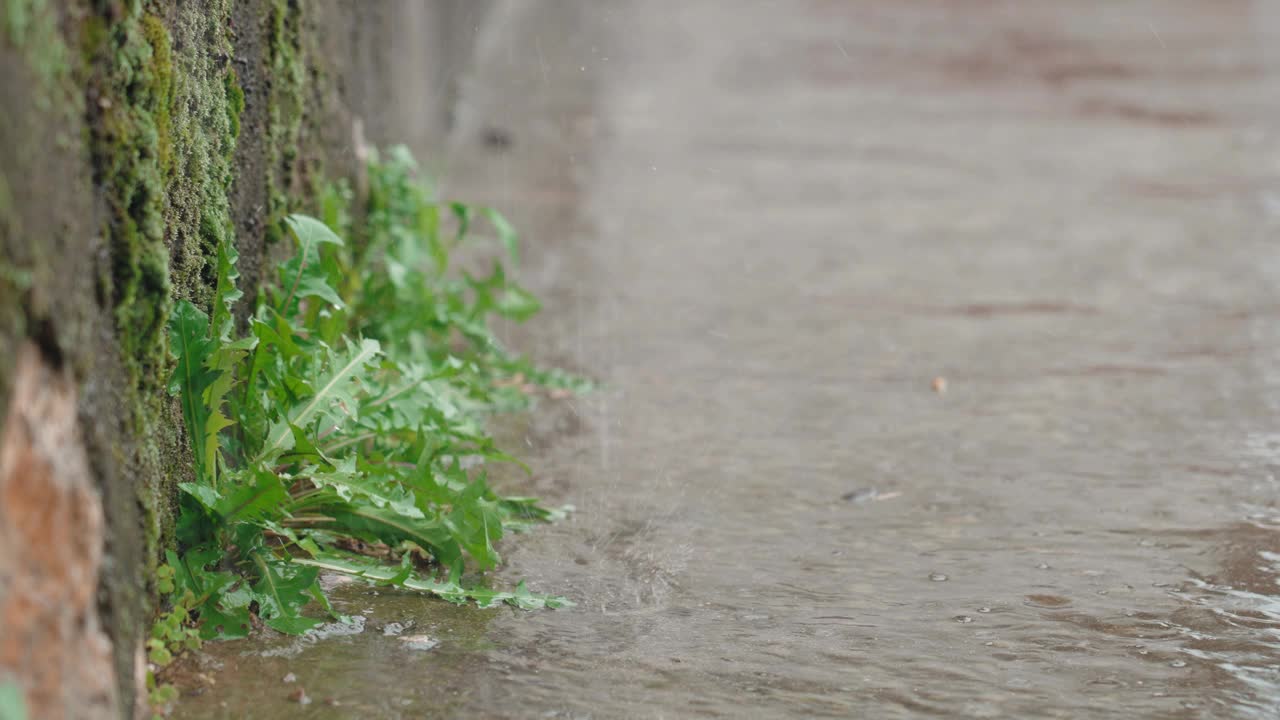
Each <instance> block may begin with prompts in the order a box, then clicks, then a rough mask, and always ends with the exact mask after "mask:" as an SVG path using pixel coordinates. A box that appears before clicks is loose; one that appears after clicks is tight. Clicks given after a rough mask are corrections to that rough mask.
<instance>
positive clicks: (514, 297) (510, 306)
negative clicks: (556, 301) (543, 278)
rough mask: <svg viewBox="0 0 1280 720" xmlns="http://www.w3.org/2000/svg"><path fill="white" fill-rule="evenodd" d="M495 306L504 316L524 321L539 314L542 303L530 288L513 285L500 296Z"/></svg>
mask: <svg viewBox="0 0 1280 720" xmlns="http://www.w3.org/2000/svg"><path fill="white" fill-rule="evenodd" d="M495 307H496V308H497V310H498V313H499V314H500V315H502V316H503V317H508V318H511V319H512V320H515V321H517V322H523V321H525V320H528V319H529V318H531V317H533V316H534V315H537V314H538V311H539V310H541V309H542V303H540V302H538V298H536V297H534V296H533V294H532V293H530V292H529V291H528V290H525V289H524V288H522V287H517V286H515V285H511V286H508V287H507V288H506V289H505V290H503V291H502V294H501V295H499V296H498V299H497V302H496V304H495Z"/></svg>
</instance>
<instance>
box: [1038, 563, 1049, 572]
mask: <svg viewBox="0 0 1280 720" xmlns="http://www.w3.org/2000/svg"><path fill="white" fill-rule="evenodd" d="M1036 569H1037V570H1048V569H1049V563H1040V564H1039V565H1036Z"/></svg>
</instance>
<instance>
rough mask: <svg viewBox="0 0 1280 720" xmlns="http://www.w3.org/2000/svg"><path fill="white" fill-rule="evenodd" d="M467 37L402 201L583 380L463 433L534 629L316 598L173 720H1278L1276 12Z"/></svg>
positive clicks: (509, 619) (741, 17)
mask: <svg viewBox="0 0 1280 720" xmlns="http://www.w3.org/2000/svg"><path fill="white" fill-rule="evenodd" d="M535 5H539V7H535ZM494 12H495V14H494V16H493V18H492V21H491V22H490V24H489V26H487V27H486V29H485V32H484V35H483V36H482V37H481V42H480V46H481V47H480V54H479V58H478V61H477V66H476V69H475V72H474V75H473V77H472V80H471V82H470V83H469V85H468V86H467V87H465V88H464V91H463V96H464V98H465V102H464V104H463V106H462V107H461V108H460V112H459V116H458V117H459V120H460V124H459V126H458V128H457V131H456V133H455V138H454V146H453V148H452V150H451V155H450V158H451V162H450V171H449V176H448V178H447V181H448V182H447V185H446V187H447V189H448V191H449V194H450V195H452V196H456V197H461V198H463V199H467V200H471V201H477V202H483V203H488V204H493V205H496V206H498V207H501V208H503V209H504V210H507V211H508V214H509V216H510V217H511V218H512V219H513V221H515V222H516V224H517V226H519V227H522V228H524V229H525V238H526V243H527V248H528V249H527V252H526V268H525V273H524V277H525V279H526V280H527V281H528V283H527V284H529V285H530V286H532V287H533V288H534V289H535V290H537V291H539V292H541V293H542V295H543V296H544V298H545V299H546V300H547V303H546V305H547V310H546V312H545V313H544V315H543V316H542V317H540V318H539V319H537V320H535V321H533V322H532V323H531V324H530V325H529V326H528V327H525V328H520V329H518V330H516V331H513V337H514V340H513V341H514V342H515V343H517V344H518V345H519V346H521V347H523V348H527V349H529V350H531V351H532V352H533V353H534V354H535V356H537V357H538V358H539V359H541V360H543V361H545V362H547V363H560V364H564V365H567V366H569V367H572V368H575V369H579V370H581V371H583V372H585V373H587V374H589V375H592V376H594V377H596V378H598V379H599V380H601V381H602V382H603V383H604V384H605V389H604V390H602V391H600V392H598V393H596V394H594V395H591V396H588V397H584V398H580V399H576V400H570V401H563V402H559V403H551V402H547V403H543V404H542V405H541V406H540V407H539V408H538V411H537V412H536V413H534V414H533V415H532V416H530V417H525V418H515V419H513V420H511V421H510V422H508V423H507V425H506V427H504V430H503V434H504V436H505V437H506V438H507V444H508V445H509V446H511V447H513V448H515V449H518V450H521V451H523V455H524V457H525V458H526V459H527V460H528V461H529V463H530V465H532V466H533V467H534V468H535V476H534V478H533V479H532V480H526V479H521V478H519V477H514V476H513V477H510V478H507V482H506V486H507V488H508V489H519V490H521V491H534V492H537V493H539V494H541V495H542V496H543V497H545V498H547V499H548V500H549V501H551V502H553V503H565V502H567V503H573V504H575V505H576V506H577V507H578V510H579V512H578V513H576V514H575V515H574V516H573V517H572V518H571V519H570V520H569V521H566V522H564V523H562V524H559V525H556V526H553V527H548V528H545V529H543V530H540V531H538V532H537V533H535V534H533V535H528V536H523V537H520V538H518V539H517V540H516V541H515V542H512V543H509V544H508V545H507V546H506V548H505V552H506V555H507V557H508V559H509V561H510V562H509V567H508V568H507V570H505V571H504V573H503V577H504V578H505V579H506V580H507V581H509V582H514V581H516V580H517V579H521V578H525V579H527V580H528V581H529V583H530V585H531V586H533V587H535V588H536V589H539V590H542V591H558V592H561V593H564V594H566V595H568V596H570V597H571V598H573V599H574V600H575V601H577V602H578V607H577V608H575V609H572V610H567V611H559V612H541V613H515V612H511V611H505V610H504V611H491V612H482V611H476V610H473V609H455V608H452V607H449V606H446V605H444V604H443V603H439V602H433V601H430V600H425V599H422V598H418V597H414V596H408V595H400V594H397V593H394V592H388V591H386V590H382V591H379V592H380V593H381V594H379V595H376V596H375V595H374V594H373V591H371V590H368V589H365V588H359V587H354V586H348V587H346V588H343V589H341V590H340V591H338V595H339V598H340V605H341V606H342V607H344V608H346V609H347V611H349V612H362V611H367V612H368V618H369V619H368V621H367V623H366V627H365V630H364V632H361V633H358V634H351V635H343V636H339V637H332V638H328V639H322V640H317V641H315V642H312V641H311V640H306V641H296V640H276V641H265V642H258V643H256V644H246V643H238V644H237V643H227V644H222V645H218V646H215V647H213V648H212V650H211V655H210V658H209V660H208V666H209V668H210V670H209V674H210V676H211V677H212V678H213V679H214V680H215V682H216V683H217V684H216V686H215V687H214V689H213V691H212V692H206V693H205V694H203V695H201V696H198V697H193V698H189V699H188V700H187V701H186V702H185V703H184V705H183V706H182V707H181V708H180V709H179V713H180V714H181V715H182V716H183V717H237V718H239V717H264V718H266V717H270V718H278V717H292V716H297V717H388V718H391V717H405V718H409V717H432V716H439V717H475V718H490V717H495V718H496V717H504V718H505V717H510V718H526V717H557V718H621V717H637V718H677V717H679V718H683V717H724V718H739V717H797V718H799V717H855V716H863V717H922V716H944V717H1010V718H1027V717H1043V718H1079V717H1091V718H1108V717H1115V718H1133V717H1151V718H1169V717H1175V718H1218V717H1223V718H1226V717H1257V718H1263V717H1274V716H1275V715H1276V714H1277V713H1280V586H1278V585H1277V580H1278V579H1280V507H1278V506H1277V500H1278V496H1277V480H1276V474H1277V472H1280V253H1278V252H1277V250H1276V247H1277V246H1276V243H1277V238H1278V237H1280V183H1278V182H1277V180H1278V179H1280V126H1278V124H1277V120H1278V119H1280V6H1277V5H1275V4H1274V3H1270V2H1267V1H1266V0H1258V1H1256V2H1245V1H1243V0H1200V1H1198V2H1190V1H1176V2H1175V1H1172V0H1169V1H1157V0H1149V1H1142V0H1134V1H1132V2H1125V3H1115V2H1111V1H1110V0H1096V1H1091V2H1083V1H1082V2H1071V3H1067V2H1059V1H1058V0H1037V1H1036V2H1030V1H1014V0H1010V1H1008V2H998V1H995V0H992V1H979V0H963V1H961V0H954V1H953V0H929V1H926V0H911V1H910V2H906V1H901V2H900V1H890V0H884V1H882V2H871V1H869V0H868V1H865V2H837V1H835V0H830V1H827V2H819V1H816V0H803V1H800V0H798V1H797V2H790V3H780V2H772V3H771V2H737V1H734V2H729V1H727V0H725V1H722V2H690V3H679V4H677V3H670V4H662V9H661V11H659V10H658V9H657V5H656V4H654V3H642V2H631V3H623V2H601V3H572V4H571V3H556V4H538V3H532V2H514V3H507V4H502V5H500V6H499V7H498V8H497V9H496V10H495V11H494ZM493 128H497V129H499V130H501V131H502V133H504V134H507V135H509V137H510V139H511V141H512V142H511V143H510V145H509V146H505V147H492V145H504V144H503V143H492V142H491V143H490V146H486V145H485V143H484V142H483V139H484V138H485V136H486V135H488V136H489V137H490V139H492V137H493V133H492V132H491V129H493ZM935 377H943V378H945V379H946V384H945V392H942V393H939V392H937V391H935V389H934V378H935ZM391 622H397V623H401V624H409V623H412V625H413V627H412V628H410V629H409V630H407V631H406V632H413V633H425V634H429V635H431V636H432V637H433V638H435V639H437V640H438V641H439V645H438V646H436V647H435V648H434V649H432V650H430V651H426V652H421V651H412V650H408V649H406V647H405V644H404V643H403V642H400V641H399V640H398V638H396V637H393V636H391V635H387V634H385V630H384V629H383V627H384V626H385V625H386V624H387V623H391ZM394 630H395V628H394V627H393V628H392V631H393V632H394ZM290 672H292V673H295V674H296V676H297V678H298V682H299V683H301V684H303V685H304V686H305V687H307V689H308V693H309V694H310V695H311V696H312V698H313V699H314V700H315V702H313V703H312V704H311V705H309V706H305V707H303V706H299V705H297V704H294V703H291V702H290V701H289V700H288V696H289V693H290V692H291V690H292V684H284V683H282V682H281V678H282V677H283V676H284V675H285V674H286V673H290ZM325 699H332V700H333V701H335V702H336V703H338V705H336V706H334V705H329V704H325V702H324V700H325Z"/></svg>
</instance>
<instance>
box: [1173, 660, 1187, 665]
mask: <svg viewBox="0 0 1280 720" xmlns="http://www.w3.org/2000/svg"><path fill="white" fill-rule="evenodd" d="M1186 666H1187V661H1186V660H1174V661H1173V662H1171V663H1169V667H1186Z"/></svg>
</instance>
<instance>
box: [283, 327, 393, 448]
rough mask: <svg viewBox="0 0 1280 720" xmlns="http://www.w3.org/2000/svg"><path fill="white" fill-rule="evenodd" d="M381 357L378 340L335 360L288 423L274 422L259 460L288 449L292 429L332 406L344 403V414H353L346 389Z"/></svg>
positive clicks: (366, 343) (290, 445) (289, 416)
mask: <svg viewBox="0 0 1280 720" xmlns="http://www.w3.org/2000/svg"><path fill="white" fill-rule="evenodd" d="M381 353H382V350H381V347H380V346H379V345H378V341H377V340H363V341H361V342H360V344H359V345H356V346H354V347H351V348H349V354H348V355H346V356H345V357H340V358H337V359H336V363H335V364H336V367H333V368H331V369H330V371H329V372H328V373H327V374H326V375H324V376H322V377H320V378H319V379H317V380H316V381H315V382H313V383H312V386H313V387H315V395H313V396H312V397H311V398H310V399H308V400H307V401H306V402H305V403H303V404H301V405H299V406H298V407H295V408H294V409H293V410H291V411H290V412H289V414H288V420H287V421H282V422H277V423H276V424H275V425H274V426H272V428H271V431H270V433H269V434H268V437H267V444H266V446H265V447H264V448H263V449H262V452H261V453H260V454H259V456H258V458H259V459H265V458H271V457H275V456H276V455H278V454H279V453H281V452H283V451H285V450H288V449H290V448H291V447H292V443H293V431H292V430H291V429H290V428H291V426H299V427H301V426H305V425H306V424H307V423H309V422H310V421H311V420H313V419H314V418H315V417H316V415H318V414H319V413H321V412H324V411H327V410H328V409H329V407H330V406H331V405H332V404H333V403H335V402H342V401H346V403H347V404H346V407H347V411H348V412H354V411H355V409H356V407H357V405H356V402H355V399H354V397H353V396H352V394H351V389H350V387H349V386H350V385H351V384H352V383H353V381H354V380H355V378H356V377H357V376H358V375H359V373H360V372H361V371H362V370H364V369H365V368H366V367H368V366H369V365H370V364H372V362H373V361H374V359H376V358H377V357H378V355H380V354H381Z"/></svg>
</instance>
